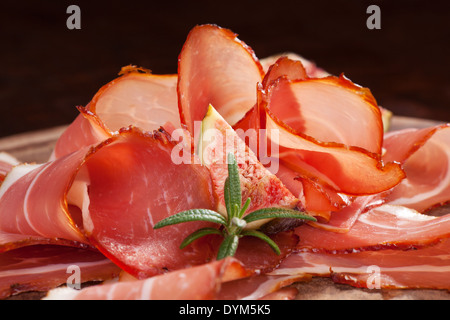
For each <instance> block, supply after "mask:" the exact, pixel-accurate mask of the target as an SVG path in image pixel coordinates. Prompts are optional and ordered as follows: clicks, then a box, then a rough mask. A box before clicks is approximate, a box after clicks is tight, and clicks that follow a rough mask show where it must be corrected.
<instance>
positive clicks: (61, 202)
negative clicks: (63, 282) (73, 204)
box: [0, 149, 88, 247]
mask: <svg viewBox="0 0 450 320" xmlns="http://www.w3.org/2000/svg"><path fill="white" fill-rule="evenodd" d="M86 152H87V149H84V150H79V151H78V152H76V153H73V154H70V155H68V156H67V157H64V158H60V159H57V160H56V161H54V162H49V163H46V164H40V165H27V164H24V165H21V166H16V167H15V168H14V169H13V170H12V171H11V172H10V173H9V174H8V175H7V177H6V179H5V181H4V182H3V184H2V186H1V188H0V216H1V219H0V230H1V232H2V233H12V234H19V235H27V236H37V237H43V238H49V239H57V238H59V239H65V240H68V241H72V242H74V243H84V244H87V243H88V242H87V239H86V237H85V236H84V235H83V234H82V232H81V231H80V230H79V228H78V227H77V225H76V222H75V220H74V219H73V218H72V217H71V216H70V213H69V208H68V206H67V203H66V195H67V193H68V188H69V187H70V184H71V181H72V179H73V176H72V175H73V173H74V172H76V170H77V168H78V167H79V165H80V163H81V161H82V159H83V157H84V155H85V154H86ZM43 186H45V188H44V187H43ZM6 244H9V247H11V245H10V243H8V242H7V243H6ZM2 245H5V243H3V244H2Z"/></svg>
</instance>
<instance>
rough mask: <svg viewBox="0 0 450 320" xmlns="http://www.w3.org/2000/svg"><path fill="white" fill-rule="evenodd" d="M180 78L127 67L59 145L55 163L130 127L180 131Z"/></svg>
mask: <svg viewBox="0 0 450 320" xmlns="http://www.w3.org/2000/svg"><path fill="white" fill-rule="evenodd" d="M176 90H177V75H154V74H151V73H150V72H149V71H144V72H143V71H142V69H140V68H135V67H131V66H128V67H124V68H123V69H122V72H121V75H120V77H118V78H117V79H114V80H113V81H111V82H109V83H108V84H106V85H104V86H103V87H102V88H101V89H100V90H99V91H98V92H97V94H96V95H95V96H94V97H93V99H92V101H91V102H90V103H89V104H88V105H87V106H86V107H79V108H78V109H79V111H80V115H79V116H78V117H77V118H76V120H75V121H74V122H73V123H72V124H71V125H70V126H69V128H68V129H67V130H66V131H65V132H64V133H63V134H62V136H61V137H60V139H59V140H58V141H57V144H56V147H55V149H54V151H53V155H52V158H51V159H54V158H58V157H61V156H62V155H64V154H68V153H70V152H73V151H75V150H78V149H79V148H80V147H84V146H91V145H95V144H98V143H100V142H101V141H103V140H105V139H107V138H109V137H111V136H112V135H113V134H114V133H115V132H118V131H119V130H120V129H121V128H125V127H128V126H130V125H133V126H136V127H139V128H141V129H142V130H144V131H148V132H152V131H154V130H158V129H159V128H160V127H161V126H165V125H170V126H172V127H174V128H179V127H180V116H179V113H178V100H177V92H176Z"/></svg>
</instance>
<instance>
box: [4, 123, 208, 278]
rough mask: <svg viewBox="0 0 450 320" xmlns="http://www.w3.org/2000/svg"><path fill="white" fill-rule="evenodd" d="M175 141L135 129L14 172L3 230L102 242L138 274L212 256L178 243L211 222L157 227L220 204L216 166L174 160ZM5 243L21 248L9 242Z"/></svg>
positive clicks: (202, 248)
mask: <svg viewBox="0 0 450 320" xmlns="http://www.w3.org/2000/svg"><path fill="white" fill-rule="evenodd" d="M174 145H175V143H174V142H173V141H171V140H170V137H169V136H168V135H167V134H166V133H164V132H155V133H154V134H149V133H144V132H142V131H140V130H138V129H134V128H129V129H127V130H121V132H120V133H119V134H117V135H114V136H113V137H112V138H110V139H109V140H106V141H105V142H103V143H101V144H100V145H98V146H97V147H95V148H93V149H90V150H89V151H88V149H85V150H79V151H77V152H74V153H71V154H69V155H66V156H64V157H61V158H58V159H56V160H55V161H52V162H48V163H46V164H42V165H37V166H35V167H33V168H30V169H31V170H29V171H28V172H24V173H22V175H21V176H19V177H17V179H16V180H15V181H14V182H12V181H11V183H9V182H8V183H6V182H7V180H8V179H9V178H10V179H13V176H12V175H10V174H8V176H7V178H6V180H5V183H4V184H3V185H2V189H1V190H0V191H2V197H1V198H0V214H1V216H2V219H1V222H0V229H1V231H2V232H3V233H4V234H18V235H27V236H33V237H42V238H48V239H53V240H54V241H57V240H58V239H62V240H64V241H65V242H64V244H66V242H67V241H72V242H74V243H82V244H85V245H90V246H95V247H96V248H98V249H99V250H100V251H101V252H103V253H104V254H105V255H106V256H107V257H108V258H110V259H111V260H112V261H114V262H115V263H116V264H118V265H119V266H121V267H122V268H123V269H124V270H126V271H128V272H129V273H131V274H133V275H135V276H138V277H145V276H149V275H154V274H156V273H161V272H164V270H173V269H177V268H181V267H184V266H186V265H193V264H199V263H203V262H204V261H205V260H208V259H210V258H211V252H210V250H208V245H205V244H204V243H203V246H201V245H200V244H199V245H200V247H196V246H194V245H193V246H190V247H189V248H186V249H184V250H181V249H179V247H178V246H179V244H180V243H181V241H182V240H183V239H184V238H185V237H186V236H187V235H188V234H190V233H191V232H193V231H195V230H197V229H198V228H200V227H203V226H206V225H209V224H205V223H191V224H186V225H185V226H183V227H182V228H180V227H179V226H173V227H168V228H166V229H165V230H153V228H152V225H153V224H154V223H156V221H159V220H160V219H163V218H165V217H167V216H169V215H172V214H174V213H177V212H179V211H183V210H186V209H194V208H209V209H212V208H214V207H215V199H214V196H213V194H212V188H211V179H210V174H209V171H208V170H207V169H206V168H204V167H201V166H199V165H195V164H180V165H176V164H175V163H173V162H172V161H171V152H172V150H173V148H174ZM192 163H194V162H192ZM174 179H177V181H178V183H173V180H174ZM43 186H45V188H44V187H43ZM19 238H21V237H19ZM16 240H19V239H16ZM20 241H21V242H20V243H21V244H24V243H27V244H31V241H28V242H24V240H23V238H22V239H20ZM39 241H42V239H39ZM52 243H54V242H52ZM4 248H6V249H11V248H14V246H12V244H11V241H7V239H6V242H5V243H4Z"/></svg>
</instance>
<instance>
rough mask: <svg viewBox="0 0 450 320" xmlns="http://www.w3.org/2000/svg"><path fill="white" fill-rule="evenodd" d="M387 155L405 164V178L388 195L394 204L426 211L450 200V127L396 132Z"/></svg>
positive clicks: (388, 140)
mask: <svg viewBox="0 0 450 320" xmlns="http://www.w3.org/2000/svg"><path fill="white" fill-rule="evenodd" d="M385 149H386V153H385V155H384V157H385V158H388V159H396V160H397V161H399V162H401V163H403V168H404V170H405V173H406V179H404V180H403V181H402V182H401V183H400V184H399V185H398V186H396V187H395V188H394V189H393V190H392V191H391V192H390V193H389V195H388V196H387V198H386V201H387V202H388V203H390V204H395V205H402V206H406V207H409V208H412V209H415V210H418V211H420V212H425V211H427V210H428V209H431V208H433V207H436V206H440V205H442V204H445V203H447V202H449V201H450V126H449V125H442V126H435V127H430V128H425V129H420V130H419V129H411V130H403V131H400V132H392V133H390V134H388V135H387V136H386V139H385Z"/></svg>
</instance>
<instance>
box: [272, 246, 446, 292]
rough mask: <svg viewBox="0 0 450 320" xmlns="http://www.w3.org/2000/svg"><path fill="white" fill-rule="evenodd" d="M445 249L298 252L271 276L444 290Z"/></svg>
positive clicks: (439, 247) (376, 287)
mask: <svg viewBox="0 0 450 320" xmlns="http://www.w3.org/2000/svg"><path fill="white" fill-rule="evenodd" d="M449 246H450V241H449V240H448V239H447V240H445V241H442V242H440V243H439V244H437V245H434V246H429V247H426V248H422V249H418V250H406V251H403V250H396V249H387V250H379V251H363V252H355V253H346V254H342V253H341V254H328V253H311V252H299V253H297V254H293V255H291V256H289V257H288V258H287V259H285V260H284V261H283V263H282V264H281V265H280V267H279V268H278V269H277V270H275V271H274V272H272V273H271V274H272V275H277V276H282V275H284V276H288V275H290V276H293V275H301V274H309V275H316V276H325V277H331V278H332V279H333V281H335V282H336V283H345V284H349V285H352V286H354V287H359V288H369V289H380V288H387V289H394V288H398V289H405V288H417V289H448V288H450V266H449V263H448V262H449V260H450V256H449V249H450V248H449Z"/></svg>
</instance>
